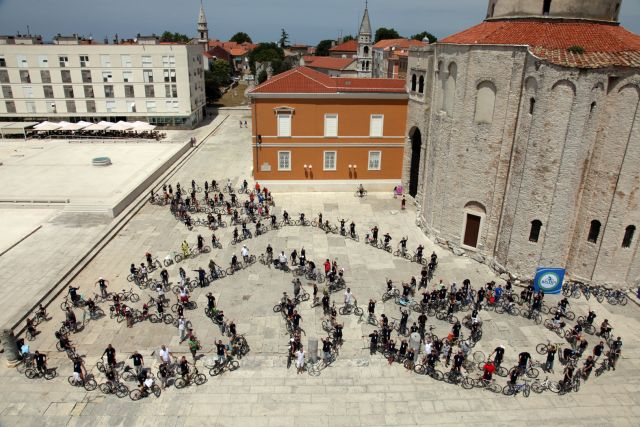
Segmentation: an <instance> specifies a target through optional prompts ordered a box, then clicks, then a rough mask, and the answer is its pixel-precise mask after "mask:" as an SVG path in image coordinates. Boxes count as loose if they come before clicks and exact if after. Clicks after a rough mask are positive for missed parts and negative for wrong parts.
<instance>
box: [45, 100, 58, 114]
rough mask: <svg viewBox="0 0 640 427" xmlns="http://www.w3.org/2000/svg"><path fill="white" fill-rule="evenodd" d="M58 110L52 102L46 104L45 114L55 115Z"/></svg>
mask: <svg viewBox="0 0 640 427" xmlns="http://www.w3.org/2000/svg"><path fill="white" fill-rule="evenodd" d="M57 111H58V109H57V108H56V103H55V102H53V101H50V102H47V113H55V112H57Z"/></svg>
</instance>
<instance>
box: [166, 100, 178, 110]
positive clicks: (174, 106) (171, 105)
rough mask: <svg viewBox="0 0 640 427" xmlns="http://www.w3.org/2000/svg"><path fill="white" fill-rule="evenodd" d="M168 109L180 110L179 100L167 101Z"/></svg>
mask: <svg viewBox="0 0 640 427" xmlns="http://www.w3.org/2000/svg"><path fill="white" fill-rule="evenodd" d="M165 103H166V107H167V111H178V101H169V100H167V101H165Z"/></svg>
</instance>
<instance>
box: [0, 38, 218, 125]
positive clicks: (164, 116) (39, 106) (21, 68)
mask: <svg viewBox="0 0 640 427" xmlns="http://www.w3.org/2000/svg"><path fill="white" fill-rule="evenodd" d="M0 86H1V90H0V120H2V121H19V120H30V121H31V120H32V121H38V120H45V119H49V120H57V121H60V120H66V121H70V122H76V121H79V120H86V121H98V120H108V121H117V120H129V121H135V120H142V121H147V122H149V123H151V124H154V125H158V126H171V127H174V126H175V127H188V128H190V127H193V126H194V125H195V124H197V123H198V122H199V121H200V120H202V117H203V113H204V107H205V102H206V100H205V89H204V70H203V58H202V47H201V46H198V45H193V44H191V45H188V44H165V43H159V42H158V40H157V38H155V37H139V38H138V39H137V40H133V41H130V42H122V43H119V44H97V43H95V42H94V41H91V40H83V39H79V38H78V37H75V36H74V37H56V38H55V39H54V41H53V43H51V44H42V43H41V39H39V38H35V37H20V36H18V37H0Z"/></svg>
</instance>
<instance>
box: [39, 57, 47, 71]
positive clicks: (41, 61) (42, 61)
mask: <svg viewBox="0 0 640 427" xmlns="http://www.w3.org/2000/svg"><path fill="white" fill-rule="evenodd" d="M38 66H40V67H41V68H46V67H48V66H49V57H48V56H47V55H38Z"/></svg>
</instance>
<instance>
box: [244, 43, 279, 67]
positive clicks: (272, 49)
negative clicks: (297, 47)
mask: <svg viewBox="0 0 640 427" xmlns="http://www.w3.org/2000/svg"><path fill="white" fill-rule="evenodd" d="M283 60H284V51H283V50H282V49H281V48H280V47H279V46H278V45H277V44H275V43H260V44H259V45H258V47H256V48H255V49H253V50H252V51H251V52H250V53H249V66H250V67H251V70H252V71H253V72H254V73H255V66H256V62H273V61H283Z"/></svg>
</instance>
